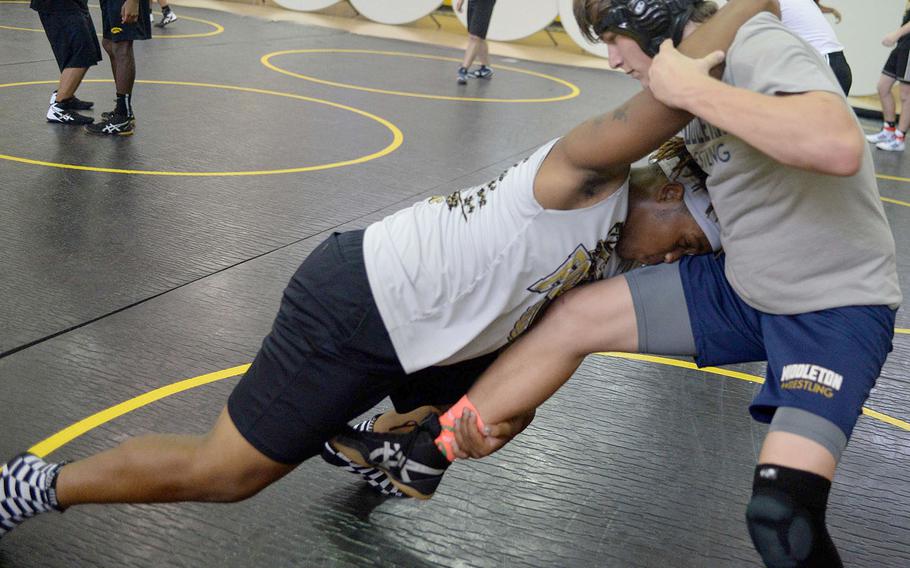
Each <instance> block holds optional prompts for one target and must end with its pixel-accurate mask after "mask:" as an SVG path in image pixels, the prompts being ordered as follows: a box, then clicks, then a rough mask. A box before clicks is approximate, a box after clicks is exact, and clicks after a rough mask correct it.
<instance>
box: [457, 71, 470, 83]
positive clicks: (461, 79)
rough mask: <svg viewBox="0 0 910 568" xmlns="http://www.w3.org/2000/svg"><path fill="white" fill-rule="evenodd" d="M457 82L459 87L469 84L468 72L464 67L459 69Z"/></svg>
mask: <svg viewBox="0 0 910 568" xmlns="http://www.w3.org/2000/svg"><path fill="white" fill-rule="evenodd" d="M455 81H456V82H457V83H458V84H459V85H467V84H468V70H467V69H465V68H464V67H459V68H458V78H457V79H455Z"/></svg>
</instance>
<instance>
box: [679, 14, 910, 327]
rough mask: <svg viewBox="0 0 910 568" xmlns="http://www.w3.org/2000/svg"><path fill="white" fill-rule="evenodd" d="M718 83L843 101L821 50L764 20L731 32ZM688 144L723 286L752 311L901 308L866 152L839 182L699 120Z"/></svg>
mask: <svg viewBox="0 0 910 568" xmlns="http://www.w3.org/2000/svg"><path fill="white" fill-rule="evenodd" d="M723 81H724V82H725V83H727V84H730V85H734V86H736V87H742V88H744V89H748V90H750V91H755V92H759V93H763V94H766V95H775V94H779V93H803V92H807V91H827V92H831V93H835V94H837V95H838V96H843V94H842V91H841V89H840V87H839V86H838V84H837V80H836V79H835V78H834V75H833V73H832V72H831V70H830V68H829V67H828V65H827V64H825V61H824V60H823V59H822V58H821V57H820V56H819V55H818V53H817V52H816V51H815V50H814V49H812V47H810V46H809V44H807V43H806V42H804V41H803V40H801V39H799V38H798V37H797V36H795V35H794V34H793V33H792V32H790V31H789V30H787V29H786V28H784V27H783V26H782V25H781V23H780V21H779V20H777V18H775V17H773V16H771V15H770V14H767V13H764V14H759V15H757V16H755V17H753V18H752V19H751V20H749V21H748V22H746V24H745V25H744V26H743V27H742V28H741V29H740V30H739V32H738V33H737V34H736V38H735V40H734V41H733V45H731V46H730V49H729V51H728V52H727V63H726V70H725V71H724V76H723ZM857 128H859V126H858V125H857ZM684 137H685V140H686V144H687V146H688V147H689V151H690V152H691V153H692V155H693V156H694V157H695V158H696V160H697V161H698V163H699V164H700V165H701V166H702V168H703V169H704V170H705V171H706V172H708V174H709V175H708V184H707V185H708V191H709V193H710V194H711V199H712V201H713V202H714V208H715V211H716V213H717V216H718V219H719V221H720V225H721V242H722V243H723V246H724V249H725V250H726V252H727V260H726V275H727V279H728V280H729V282H730V284H731V285H732V286H733V288H734V289H735V290H736V292H737V293H738V294H739V295H740V297H741V298H742V299H743V300H744V301H746V302H747V303H748V304H749V305H750V306H752V307H754V308H756V309H758V310H761V311H764V312H768V313H773V314H797V313H806V312H811V311H816V310H822V309H827V308H835V307H840V306H859V305H888V306H891V307H892V308H896V307H897V306H898V305H899V304H900V302H901V291H900V286H899V284H898V280H897V266H896V263H895V251H894V238H893V236H892V235H891V228H890V227H889V226H888V220H887V219H886V217H885V212H884V209H883V207H882V202H881V200H880V198H879V194H878V186H877V185H876V183H875V171H874V169H873V165H872V155H871V153H870V152H869V149H868V148H866V150H865V155H864V157H863V165H862V168H861V170H860V172H859V173H858V174H856V175H855V176H852V177H837V176H827V175H823V174H817V173H812V172H807V171H804V170H800V169H796V168H792V167H789V166H785V165H783V164H781V163H780V162H777V161H775V160H773V159H772V158H769V157H768V156H767V155H766V154H764V153H762V152H760V151H758V150H756V149H755V148H753V147H751V146H749V145H748V144H746V143H745V142H743V141H742V140H741V139H739V138H737V137H735V136H733V135H731V134H728V133H726V132H724V131H722V130H720V129H718V128H715V127H714V126H711V125H710V124H707V123H705V122H703V121H701V120H700V119H695V120H693V121H692V122H691V123H689V125H688V126H686V128H685V130H684ZM818 143H819V144H824V143H825V141H824V140H823V139H820V140H819V141H818Z"/></svg>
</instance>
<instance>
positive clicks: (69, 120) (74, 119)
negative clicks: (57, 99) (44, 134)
mask: <svg viewBox="0 0 910 568" xmlns="http://www.w3.org/2000/svg"><path fill="white" fill-rule="evenodd" d="M46 116H47V121H48V122H54V123H56V124H91V123H92V119H91V117H88V116H84V115H81V114H79V113H78V112H76V111H74V110H65V109H63V108H61V107H60V105H59V104H57V103H53V104H52V105H50V106H49V107H47V115H46Z"/></svg>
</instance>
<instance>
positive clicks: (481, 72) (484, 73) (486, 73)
mask: <svg viewBox="0 0 910 568" xmlns="http://www.w3.org/2000/svg"><path fill="white" fill-rule="evenodd" d="M471 76H472V77H474V78H475V79H489V78H490V77H492V76H493V70H492V69H490V68H489V67H487V66H486V65H481V66H480V68H479V69H475V70H474V71H471Z"/></svg>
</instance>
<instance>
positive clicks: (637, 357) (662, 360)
mask: <svg viewBox="0 0 910 568" xmlns="http://www.w3.org/2000/svg"><path fill="white" fill-rule="evenodd" d="M597 355H603V356H605V357H616V358H618V359H629V360H631V361H646V362H648V363H657V364H659V365H669V366H671V367H680V368H683V369H692V370H694V371H701V372H702V373H708V374H711V375H720V376H723V377H731V378H734V379H739V380H741V381H748V382H750V383H758V384H762V383H764V382H765V380H764V379H763V378H761V377H758V376H755V375H750V374H748V373H741V372H739V371H731V370H729V369H721V368H720V367H702V368H698V367H697V366H696V365H695V363H692V362H690V361H680V360H679V359H670V358H669V357H657V356H655V355H641V354H638V353H612V352H611V353H598V354H597ZM863 414H865V415H866V416H870V417H872V418H875V419H876V420H881V421H882V422H885V423H887V424H891V425H892V426H896V427H898V428H900V429H902V430H907V431H910V422H907V421H905V420H901V419H900V418H894V417H893V416H888V415H887V414H884V413H881V412H878V411H877V410H872V409H871V408H867V407H865V406H864V407H863Z"/></svg>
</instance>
